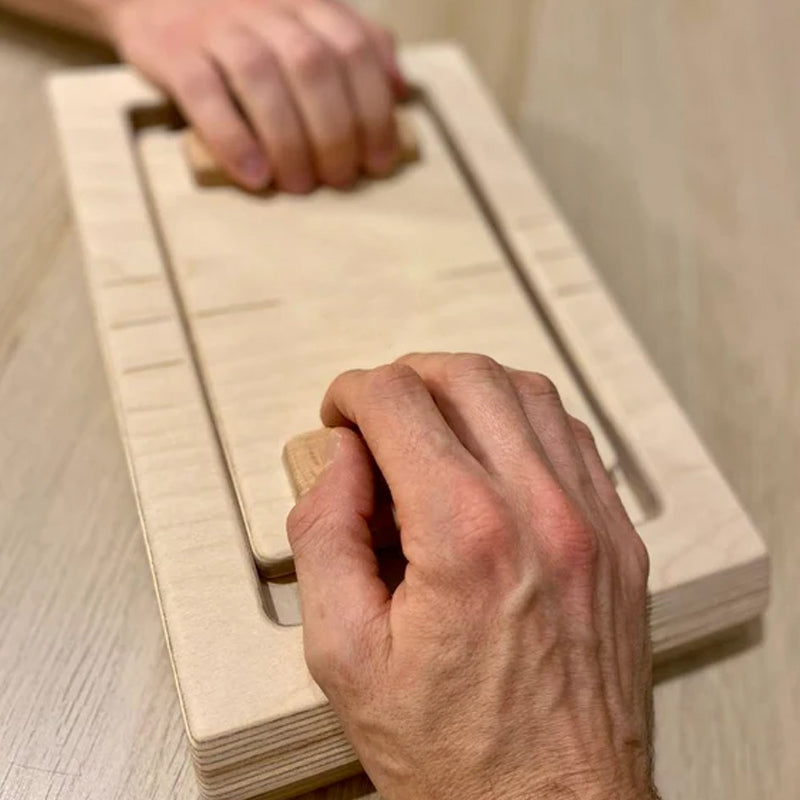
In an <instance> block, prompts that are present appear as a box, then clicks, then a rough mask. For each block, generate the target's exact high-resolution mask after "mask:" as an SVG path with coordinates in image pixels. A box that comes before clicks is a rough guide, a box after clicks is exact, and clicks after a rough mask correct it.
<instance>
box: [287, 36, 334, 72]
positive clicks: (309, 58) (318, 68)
mask: <svg viewBox="0 0 800 800" xmlns="http://www.w3.org/2000/svg"><path fill="white" fill-rule="evenodd" d="M289 58H290V60H291V62H292V66H293V68H294V70H295V72H296V74H297V76H298V78H300V80H302V81H305V82H309V83H310V82H315V81H318V80H320V79H321V78H322V77H323V76H324V75H325V74H326V72H327V71H328V53H327V51H326V49H325V45H323V44H322V42H319V41H317V40H316V39H314V38H313V37H312V36H308V35H296V36H295V37H294V38H293V39H292V40H291V42H290V43H289Z"/></svg>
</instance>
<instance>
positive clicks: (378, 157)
mask: <svg viewBox="0 0 800 800" xmlns="http://www.w3.org/2000/svg"><path fill="white" fill-rule="evenodd" d="M396 165H397V148H396V147H392V148H390V149H388V150H378V151H376V152H375V153H373V154H372V157H371V158H370V164H369V171H370V173H371V174H373V175H378V176H381V175H387V174H388V173H390V172H392V171H393V170H394V168H395V166H396Z"/></svg>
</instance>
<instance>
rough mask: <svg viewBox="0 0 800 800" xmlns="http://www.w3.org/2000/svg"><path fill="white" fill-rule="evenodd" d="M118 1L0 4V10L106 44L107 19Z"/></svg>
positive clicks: (16, 0) (13, 0) (0, 0)
mask: <svg viewBox="0 0 800 800" xmlns="http://www.w3.org/2000/svg"><path fill="white" fill-rule="evenodd" d="M120 2H121V0H0V6H2V7H5V8H8V9H10V10H11V11H16V12H17V13H19V14H24V15H25V16H27V17H33V18H36V19H39V20H41V21H42V22H47V23H50V24H52V25H57V26H58V27H61V28H67V29H69V30H72V31H75V32H77V33H82V34H85V35H87V36H91V37H92V38H94V39H100V40H102V41H108V40H109V38H110V37H109V18H110V16H111V13H112V11H113V9H114V7H115V6H117V5H119V3H120Z"/></svg>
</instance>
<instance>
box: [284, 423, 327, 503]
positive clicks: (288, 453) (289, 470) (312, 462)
mask: <svg viewBox="0 0 800 800" xmlns="http://www.w3.org/2000/svg"><path fill="white" fill-rule="evenodd" d="M331 433H332V429H331V428H321V429H320V430H316V431H310V432H309V433H301V434H299V435H298V436H295V437H293V438H292V439H290V440H289V441H288V442H287V443H286V446H285V447H284V448H283V466H284V467H285V469H286V475H287V476H288V478H289V483H290V484H291V486H292V491H293V492H294V498H295V500H299V499H300V498H301V497H302V496H303V495H304V494H305V493H306V492H307V491H308V490H309V489H310V488H311V487H312V486H313V485H314V482H315V481H316V480H317V476H318V475H319V473H320V472H322V470H323V468H324V467H325V462H326V461H327V448H328V439H329V438H330V435H331Z"/></svg>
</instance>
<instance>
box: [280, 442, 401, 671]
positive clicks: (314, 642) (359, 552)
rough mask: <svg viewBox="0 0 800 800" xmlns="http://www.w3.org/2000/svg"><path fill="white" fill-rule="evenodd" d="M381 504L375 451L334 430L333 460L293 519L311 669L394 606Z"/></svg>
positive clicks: (291, 538)
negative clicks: (375, 544)
mask: <svg viewBox="0 0 800 800" xmlns="http://www.w3.org/2000/svg"><path fill="white" fill-rule="evenodd" d="M374 503H375V497H374V480H373V475H372V464H371V461H370V457H369V452H368V451H367V449H366V447H365V446H364V444H363V442H361V440H360V439H359V437H358V436H357V435H356V434H355V433H353V432H352V431H348V430H335V431H331V434H330V439H329V443H328V462H327V464H326V466H325V468H324V469H323V471H322V472H321V473H320V475H319V477H318V478H317V482H316V484H315V485H314V487H313V488H312V489H311V490H310V491H309V492H308V493H306V494H305V495H304V496H303V497H302V498H300V500H299V501H298V503H297V505H296V506H295V507H294V509H293V510H292V512H291V513H290V514H289V517H288V519H287V522H286V529H287V533H288V536H289V543H290V545H291V547H292V552H293V553H294V563H295V570H296V572H297V582H298V586H299V589H300V600H301V606H302V613H303V626H304V631H303V633H304V638H305V643H306V658H307V660H308V662H309V666H310V667H312V671H313V667H314V666H315V661H316V660H317V658H316V657H317V656H319V657H320V658H319V659H318V660H319V661H320V662H325V661H326V657H327V655H328V654H329V653H330V651H331V650H332V649H333V650H335V649H336V648H337V647H341V646H342V643H343V642H344V641H348V640H349V641H354V640H356V639H357V638H358V637H359V636H361V635H363V634H364V633H365V632H366V630H365V628H366V627H367V626H372V627H373V629H374V628H375V626H380V621H381V619H383V618H384V617H385V615H386V613H388V608H389V601H390V595H389V592H388V590H387V588H386V586H385V584H384V583H383V581H381V579H380V577H379V574H378V561H377V559H376V557H375V552H374V551H373V549H372V540H371V534H370V530H369V524H368V521H369V519H370V517H371V515H372V512H373V509H374ZM317 666H319V667H320V668H322V667H324V663H320V664H318V665H317Z"/></svg>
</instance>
